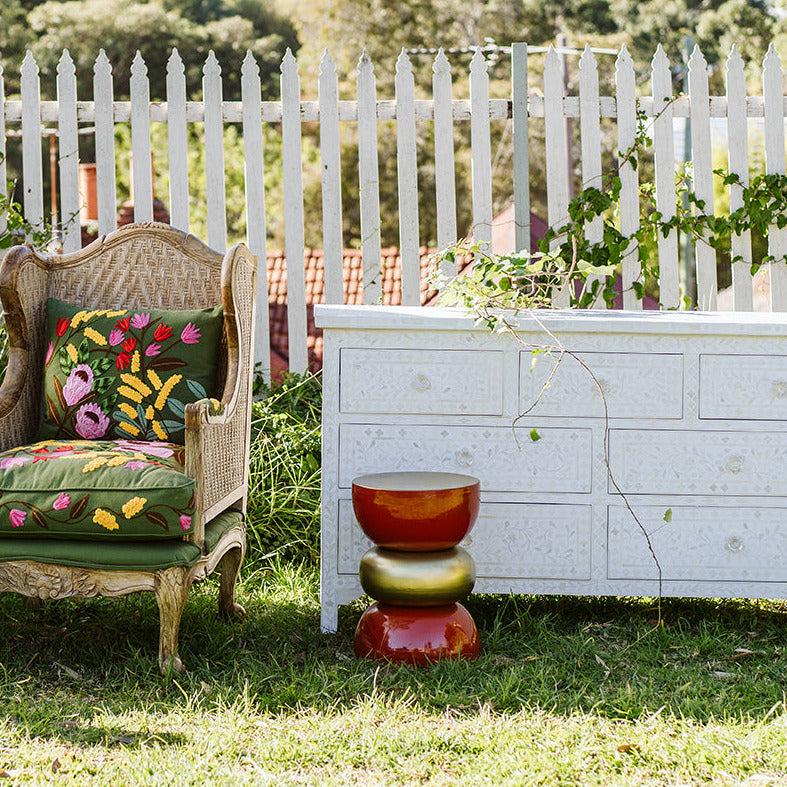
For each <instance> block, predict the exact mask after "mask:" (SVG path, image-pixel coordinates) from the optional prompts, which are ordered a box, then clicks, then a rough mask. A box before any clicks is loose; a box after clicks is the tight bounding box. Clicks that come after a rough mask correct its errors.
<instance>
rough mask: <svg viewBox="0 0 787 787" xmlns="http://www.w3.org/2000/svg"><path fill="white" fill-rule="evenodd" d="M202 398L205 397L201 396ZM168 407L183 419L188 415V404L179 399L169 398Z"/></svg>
mask: <svg viewBox="0 0 787 787" xmlns="http://www.w3.org/2000/svg"><path fill="white" fill-rule="evenodd" d="M200 398H201V399H202V398H204V397H200ZM167 407H168V408H169V409H170V411H171V412H172V413H173V414H174V415H175V417H176V418H180V419H181V421H182V420H183V419H185V417H186V406H185V405H184V404H183V402H181V401H180V400H179V399H167Z"/></svg>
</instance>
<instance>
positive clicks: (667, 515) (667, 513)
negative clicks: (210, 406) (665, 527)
mask: <svg viewBox="0 0 787 787" xmlns="http://www.w3.org/2000/svg"><path fill="white" fill-rule="evenodd" d="M664 521H665V522H672V509H671V508H668V509H667V510H666V511H665V512H664Z"/></svg>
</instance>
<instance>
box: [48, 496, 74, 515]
mask: <svg viewBox="0 0 787 787" xmlns="http://www.w3.org/2000/svg"><path fill="white" fill-rule="evenodd" d="M70 505H71V496H70V495H68V494H66V493H65V492H61V493H60V497H58V498H57V500H55V502H54V503H52V508H54V509H55V511H62V510H63V509H64V508H68V507H69V506H70Z"/></svg>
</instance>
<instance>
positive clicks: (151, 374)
mask: <svg viewBox="0 0 787 787" xmlns="http://www.w3.org/2000/svg"><path fill="white" fill-rule="evenodd" d="M148 380H150V382H151V383H152V384H153V387H154V388H155V389H156V390H157V391H160V390H161V385H162V383H161V378H160V377H159V376H158V375H157V374H156V372H155V371H153V369H148Z"/></svg>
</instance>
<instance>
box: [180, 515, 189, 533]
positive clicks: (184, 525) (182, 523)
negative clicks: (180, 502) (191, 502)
mask: <svg viewBox="0 0 787 787" xmlns="http://www.w3.org/2000/svg"><path fill="white" fill-rule="evenodd" d="M180 526H181V527H182V528H183V529H184V530H188V529H189V528H190V527H191V517H190V516H186V515H185V514H181V515H180Z"/></svg>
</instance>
